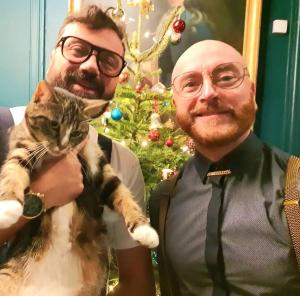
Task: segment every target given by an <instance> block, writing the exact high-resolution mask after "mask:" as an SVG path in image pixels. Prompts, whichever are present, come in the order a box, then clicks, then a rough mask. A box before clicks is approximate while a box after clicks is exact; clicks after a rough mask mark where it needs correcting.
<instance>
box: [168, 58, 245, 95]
mask: <svg viewBox="0 0 300 296" xmlns="http://www.w3.org/2000/svg"><path fill="white" fill-rule="evenodd" d="M247 75H249V73H248V70H247V67H245V66H244V65H242V64H241V63H237V62H235V63H225V64H220V65H218V66H217V67H215V68H214V69H213V70H212V71H211V73H210V74H209V76H210V79H211V83H212V84H213V85H214V86H215V87H219V88H223V89H233V88H237V87H239V86H240V85H241V84H242V83H243V81H244V78H245V76H247ZM172 86H173V88H174V90H175V91H176V92H177V93H178V94H179V95H180V96H182V97H185V98H191V97H194V96H196V95H198V94H199V93H200V92H201V89H202V86H203V74H202V73H201V72H197V71H190V72H186V73H182V74H180V75H178V76H176V77H175V78H174V79H173V83H172Z"/></svg>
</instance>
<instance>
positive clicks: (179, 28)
mask: <svg viewBox="0 0 300 296" xmlns="http://www.w3.org/2000/svg"><path fill="white" fill-rule="evenodd" d="M184 29H185V21H184V20H181V19H178V20H176V21H175V22H174V23H173V30H174V32H176V33H182V32H183V31H184Z"/></svg>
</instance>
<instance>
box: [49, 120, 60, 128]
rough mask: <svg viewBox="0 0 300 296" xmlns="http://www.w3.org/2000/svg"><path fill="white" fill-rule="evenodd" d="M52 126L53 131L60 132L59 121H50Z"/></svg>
mask: <svg viewBox="0 0 300 296" xmlns="http://www.w3.org/2000/svg"><path fill="white" fill-rule="evenodd" d="M50 126H51V128H52V129H54V130H58V128H59V123H58V122H57V121H54V120H52V121H50Z"/></svg>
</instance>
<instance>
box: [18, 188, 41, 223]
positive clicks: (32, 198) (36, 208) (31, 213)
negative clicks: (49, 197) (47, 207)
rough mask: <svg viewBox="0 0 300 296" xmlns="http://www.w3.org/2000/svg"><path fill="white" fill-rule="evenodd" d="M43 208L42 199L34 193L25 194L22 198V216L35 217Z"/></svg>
mask: <svg viewBox="0 0 300 296" xmlns="http://www.w3.org/2000/svg"><path fill="white" fill-rule="evenodd" d="M43 209H44V205H43V201H42V200H41V198H40V197H39V196H37V195H35V194H31V193H29V194H26V195H25V200H24V209H23V216H24V217H27V218H35V217H37V216H39V215H40V214H41V213H42V211H43Z"/></svg>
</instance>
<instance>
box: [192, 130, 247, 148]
mask: <svg viewBox="0 0 300 296" xmlns="http://www.w3.org/2000/svg"><path fill="white" fill-rule="evenodd" d="M247 130H248V127H247V128H243V129H241V128H240V127H238V126H222V127H216V128H206V129H204V128H193V127H192V129H191V130H190V132H189V135H190V136H191V137H192V138H193V139H194V140H195V142H196V143H198V144H200V145H203V146H206V147H217V146H226V145H228V144H231V143H233V142H235V141H237V140H238V139H239V138H240V137H241V136H242V135H243V134H244V133H245V132H246V131H247Z"/></svg>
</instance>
